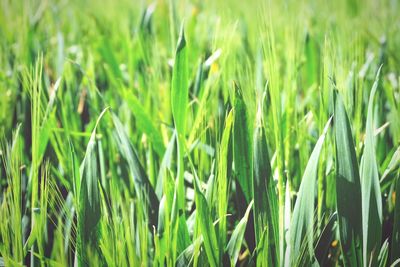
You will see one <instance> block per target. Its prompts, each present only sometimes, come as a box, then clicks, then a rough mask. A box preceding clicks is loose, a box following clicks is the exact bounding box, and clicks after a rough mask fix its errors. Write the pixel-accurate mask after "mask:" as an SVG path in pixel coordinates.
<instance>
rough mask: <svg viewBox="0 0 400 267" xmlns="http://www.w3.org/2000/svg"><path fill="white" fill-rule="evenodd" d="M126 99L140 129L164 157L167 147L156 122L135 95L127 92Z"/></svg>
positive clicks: (159, 154)
mask: <svg viewBox="0 0 400 267" xmlns="http://www.w3.org/2000/svg"><path fill="white" fill-rule="evenodd" d="M124 98H125V100H126V102H127V104H128V105H129V108H130V109H131V111H132V113H133V115H134V116H135V118H136V125H137V127H138V129H139V130H140V131H142V132H143V133H144V134H146V135H147V136H148V137H149V139H150V141H151V142H152V144H153V147H154V150H155V151H156V152H157V154H158V156H160V157H162V156H163V155H164V152H165V146H164V143H163V140H162V137H161V133H160V131H159V128H157V127H156V125H155V124H154V123H153V122H154V121H155V120H153V119H152V118H151V116H150V115H149V114H148V113H147V112H146V109H145V107H144V106H143V105H142V104H141V103H140V101H139V99H138V98H137V97H136V96H135V95H133V94H130V93H128V91H125V93H124Z"/></svg>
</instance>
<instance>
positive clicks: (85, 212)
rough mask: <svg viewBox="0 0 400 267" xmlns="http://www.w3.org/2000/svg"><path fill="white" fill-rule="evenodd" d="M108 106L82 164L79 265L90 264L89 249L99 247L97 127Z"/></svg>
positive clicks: (93, 132) (99, 211)
mask: <svg viewBox="0 0 400 267" xmlns="http://www.w3.org/2000/svg"><path fill="white" fill-rule="evenodd" d="M107 110H108V108H106V109H104V110H103V111H102V112H101V114H100V116H99V118H98V119H97V121H96V125H95V127H94V129H93V131H92V134H91V136H90V139H89V143H88V145H87V148H86V153H85V157H84V159H83V161H82V163H81V166H80V184H79V188H78V192H79V199H78V244H77V245H78V246H77V248H78V265H79V266H88V263H89V254H88V250H89V249H97V247H98V245H97V242H98V223H99V221H100V217H101V210H100V206H101V203H100V193H99V185H98V173H97V172H98V169H99V167H98V162H97V156H96V149H95V148H96V129H97V126H98V124H99V122H100V119H101V118H102V117H103V115H104V114H105V112H106V111H107Z"/></svg>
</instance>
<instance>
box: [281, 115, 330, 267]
mask: <svg viewBox="0 0 400 267" xmlns="http://www.w3.org/2000/svg"><path fill="white" fill-rule="evenodd" d="M331 120H332V117H331V118H329V120H328V122H327V123H326V125H325V128H324V130H323V132H322V134H321V136H320V137H319V139H318V141H317V143H316V144H315V147H314V150H313V152H312V153H311V156H310V159H309V160H308V163H307V166H306V169H305V171H304V174H303V178H302V180H301V184H300V189H299V193H298V196H297V200H296V204H295V206H294V210H293V216H292V219H291V223H290V228H289V244H288V246H287V249H288V250H289V254H288V255H289V258H287V259H286V260H289V262H286V265H291V266H293V265H294V263H295V262H296V260H297V259H298V257H299V256H300V254H299V253H300V251H301V246H302V242H303V241H304V239H305V240H306V242H307V246H308V253H309V255H308V256H309V258H310V259H312V258H313V257H314V249H313V242H314V229H313V225H314V222H313V221H314V214H313V212H314V209H313V207H314V206H315V205H314V197H315V185H316V179H317V168H318V159H319V155H320V153H321V150H322V145H323V143H324V140H325V136H326V133H327V131H328V128H329V125H330V123H331Z"/></svg>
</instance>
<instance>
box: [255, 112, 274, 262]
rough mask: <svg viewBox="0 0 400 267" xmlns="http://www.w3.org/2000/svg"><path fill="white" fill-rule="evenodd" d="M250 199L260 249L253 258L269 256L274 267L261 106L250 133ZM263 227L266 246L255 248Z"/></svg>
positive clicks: (271, 194)
mask: <svg viewBox="0 0 400 267" xmlns="http://www.w3.org/2000/svg"><path fill="white" fill-rule="evenodd" d="M253 199H254V213H253V214H254V230H255V236H256V243H257V247H260V248H262V250H258V251H257V255H258V257H265V256H263V255H269V257H270V259H269V260H270V262H271V264H273V265H278V260H279V251H278V249H279V245H278V242H279V234H278V229H279V225H278V221H279V218H278V199H277V194H276V192H275V186H274V181H273V176H272V171H271V165H270V158H269V154H268V147H267V140H266V138H265V131H264V127H263V125H262V106H261V105H260V106H259V108H258V113H257V118H256V128H255V130H254V133H253ZM266 227H268V240H264V243H265V244H267V245H266V246H263V245H261V246H259V243H260V242H261V238H262V236H263V232H264V231H265V228H266ZM267 250H268V251H267ZM260 260H261V259H260Z"/></svg>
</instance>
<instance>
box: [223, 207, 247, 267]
mask: <svg viewBox="0 0 400 267" xmlns="http://www.w3.org/2000/svg"><path fill="white" fill-rule="evenodd" d="M252 206H253V201H251V202H250V204H249V206H248V207H247V210H246V213H245V214H244V216H243V218H242V219H241V220H240V222H239V223H238V224H237V225H236V227H235V230H233V232H232V236H231V239H230V240H229V242H228V245H227V246H226V249H225V250H226V251H227V252H228V254H229V256H230V257H231V265H232V266H234V265H235V264H236V262H237V259H238V257H239V252H240V248H241V247H242V242H243V237H244V232H245V231H246V225H247V220H248V219H249V214H250V210H251V208H252Z"/></svg>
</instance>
